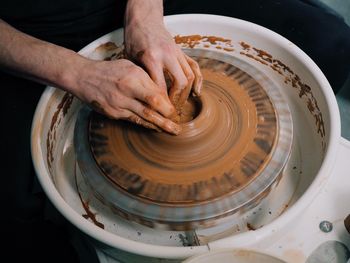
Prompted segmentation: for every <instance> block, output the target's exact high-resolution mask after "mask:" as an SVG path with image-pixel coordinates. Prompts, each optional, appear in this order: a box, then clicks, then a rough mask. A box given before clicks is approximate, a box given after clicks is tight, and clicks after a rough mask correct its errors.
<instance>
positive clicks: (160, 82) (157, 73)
mask: <svg viewBox="0 0 350 263" xmlns="http://www.w3.org/2000/svg"><path fill="white" fill-rule="evenodd" d="M145 66H146V68H147V72H148V74H149V75H150V77H151V79H152V80H153V81H154V83H155V84H156V85H157V86H158V87H159V88H161V89H162V90H163V91H167V85H166V81H165V77H164V72H163V65H162V64H160V63H159V64H157V65H155V64H151V65H148V64H147V65H145Z"/></svg>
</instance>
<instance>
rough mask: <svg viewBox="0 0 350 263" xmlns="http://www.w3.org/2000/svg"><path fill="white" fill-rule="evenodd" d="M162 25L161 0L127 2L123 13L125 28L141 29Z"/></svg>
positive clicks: (130, 0)
mask: <svg viewBox="0 0 350 263" xmlns="http://www.w3.org/2000/svg"><path fill="white" fill-rule="evenodd" d="M149 23H163V1H162V0H147V1H144V0H129V1H128V4H127V7H126V12H125V27H126V28H128V27H142V26H143V25H147V24H149Z"/></svg>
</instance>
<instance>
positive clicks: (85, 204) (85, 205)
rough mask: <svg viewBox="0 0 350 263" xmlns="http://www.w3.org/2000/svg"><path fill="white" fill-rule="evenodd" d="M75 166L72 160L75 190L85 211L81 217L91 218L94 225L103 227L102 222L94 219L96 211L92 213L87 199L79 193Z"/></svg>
mask: <svg viewBox="0 0 350 263" xmlns="http://www.w3.org/2000/svg"><path fill="white" fill-rule="evenodd" d="M76 166H77V164H76V162H74V179H75V187H76V190H77V193H78V196H79V199H80V202H81V204H82V206H83V208H84V210H85V213H86V214H83V215H82V217H84V218H85V219H91V220H92V222H93V223H94V224H95V225H96V226H98V227H100V228H102V229H104V228H105V226H104V224H102V223H101V222H98V220H97V219H96V215H97V213H93V212H92V211H91V210H90V206H89V201H84V200H83V197H82V196H81V193H80V191H79V187H78V180H77V170H76V169H77V167H76Z"/></svg>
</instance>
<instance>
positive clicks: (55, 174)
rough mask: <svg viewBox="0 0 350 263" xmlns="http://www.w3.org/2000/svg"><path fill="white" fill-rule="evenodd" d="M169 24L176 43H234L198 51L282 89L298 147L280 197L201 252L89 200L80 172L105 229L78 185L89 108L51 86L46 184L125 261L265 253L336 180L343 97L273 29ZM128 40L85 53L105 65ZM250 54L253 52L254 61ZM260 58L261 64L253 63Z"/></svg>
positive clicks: (238, 23)
mask: <svg viewBox="0 0 350 263" xmlns="http://www.w3.org/2000/svg"><path fill="white" fill-rule="evenodd" d="M165 22H166V25H167V27H168V29H169V31H170V32H171V33H172V34H173V35H174V36H175V35H194V34H199V35H202V36H209V35H213V36H217V37H223V38H225V39H230V40H232V42H231V45H230V47H229V48H233V49H234V50H233V51H231V50H230V51H227V50H224V49H218V48H217V47H216V45H212V46H210V47H204V45H205V44H207V43H202V44H200V45H198V46H196V47H195V48H203V49H204V48H206V49H209V50H210V49H212V50H215V51H218V52H224V53H225V54H227V55H229V56H235V57H237V58H239V59H240V60H242V61H244V62H246V63H248V64H250V65H251V66H253V67H254V68H256V69H257V70H259V71H260V72H262V73H264V74H265V75H266V76H268V78H269V79H270V80H271V81H273V82H274V83H275V85H277V86H278V87H280V92H281V93H282V94H283V95H284V98H285V100H286V101H287V102H288V104H289V107H290V110H291V112H292V117H293V126H294V139H293V140H294V142H293V149H292V155H291V158H290V160H289V163H288V165H287V168H286V171H285V175H284V176H283V179H282V180H281V181H280V182H279V184H278V186H277V187H276V188H275V190H274V191H273V192H272V193H271V194H270V195H269V196H268V197H267V198H266V199H264V200H263V201H262V202H261V204H260V205H259V206H258V207H255V208H252V211H250V212H249V213H246V214H242V222H241V224H240V225H235V226H231V228H230V229H227V228H225V229H224V230H225V232H224V233H221V234H220V232H221V230H220V226H219V227H217V228H214V229H209V230H199V231H196V232H195V235H196V236H197V237H198V238H199V241H200V245H195V246H183V243H184V242H183V237H184V236H186V234H188V233H182V232H175V231H165V230H153V229H149V228H147V227H144V226H140V225H138V224H135V223H132V222H128V221H126V220H123V219H121V218H119V217H117V216H116V215H114V214H113V213H112V212H111V211H109V210H108V209H107V208H106V207H104V206H103V204H101V203H99V202H98V201H97V200H95V199H94V198H93V197H92V196H91V195H90V194H89V191H88V190H87V189H86V186H85V185H84V183H83V182H82V181H81V180H80V179H79V178H80V177H79V171H77V172H76V174H77V175H78V176H77V178H78V188H79V190H80V191H81V195H82V196H83V198H84V200H87V199H88V201H89V205H90V208H91V210H92V211H94V212H97V219H98V220H99V221H100V222H102V223H103V224H104V225H105V228H104V229H102V228H100V227H98V226H96V225H94V224H93V223H92V222H91V221H89V220H87V219H85V218H84V217H82V214H84V213H85V212H84V210H83V207H82V204H81V201H80V199H79V196H78V192H77V188H76V186H75V181H74V180H75V178H74V174H75V156H74V148H73V130H74V124H75V120H76V114H77V112H78V110H79V109H80V107H81V103H80V102H79V101H78V100H76V99H73V101H72V103H71V104H69V100H66V102H65V103H62V100H63V99H64V98H66V99H67V98H69V97H67V96H65V93H64V92H62V91H61V90H58V89H55V88H53V87H48V88H47V89H46V90H45V92H44V93H43V95H42V97H41V100H40V102H39V104H38V106H37V109H36V113H35V116H34V121H33V126H32V156H33V160H34V165H35V169H36V172H37V175H38V178H39V180H40V183H41V184H42V186H43V189H44V191H45V192H46V194H47V196H48V197H49V199H50V200H51V201H52V203H53V204H54V206H55V207H56V208H57V209H58V210H59V211H60V212H61V213H62V214H63V215H64V216H65V217H66V218H67V219H68V220H69V221H70V222H71V223H72V224H74V225H75V226H76V227H77V228H78V229H80V230H81V231H82V232H83V233H85V234H87V235H88V236H90V237H92V239H93V240H96V241H97V242H98V243H99V244H100V245H101V246H100V247H102V249H103V251H105V252H107V253H108V254H110V255H114V256H117V255H118V253H120V251H124V252H127V253H131V254H137V255H141V256H144V257H150V258H165V259H184V258H187V257H189V256H193V255H196V254H201V253H204V252H206V251H208V250H210V249H211V248H212V247H213V248H215V249H217V248H218V249H220V248H227V247H231V248H255V247H259V249H262V248H263V247H264V244H268V243H271V242H273V240H276V239H277V238H279V237H281V236H282V235H283V233H284V232H285V231H286V229H288V230H290V229H291V228H292V227H293V223H292V221H293V219H296V218H297V217H298V216H300V215H301V214H303V213H304V212H305V210H306V209H307V207H308V205H309V204H310V203H311V202H312V200H313V199H314V198H315V197H316V195H317V194H318V193H319V192H320V190H321V189H322V188H323V187H324V186H325V184H326V182H327V180H328V178H329V177H330V175H331V173H332V169H333V166H334V163H335V161H336V157H337V152H338V149H339V146H340V144H339V141H340V116H339V111H338V107H337V103H336V100H335V96H334V94H333V92H332V89H331V87H330V85H329V83H328V81H327V79H326V78H325V76H324V75H323V73H322V72H321V70H320V69H319V68H318V67H317V65H316V64H315V63H314V62H313V61H312V60H311V59H310V58H309V57H308V56H307V55H306V54H305V53H304V52H303V51H302V50H300V49H299V48H298V47H297V46H295V45H294V44H293V43H291V42H290V41H288V40H287V39H285V38H283V37H281V36H280V35H278V34H276V33H274V32H272V31H270V30H268V29H266V28H263V27H261V26H258V25H255V24H252V23H249V22H246V21H242V20H238V19H234V18H228V17H222V16H213V15H199V14H196V15H192V14H191V15H175V16H169V17H166V18H165ZM122 41H123V32H122V30H117V31H115V32H112V33H110V34H107V35H105V36H103V37H101V38H100V39H98V40H96V41H94V42H93V43H91V44H90V45H88V46H87V47H85V48H84V49H83V50H82V51H81V52H80V53H81V54H82V55H84V56H87V57H90V58H93V59H102V58H104V57H106V56H107V55H110V54H108V52H106V51H101V49H96V48H97V47H99V46H100V45H101V44H104V43H106V42H114V43H116V44H121V43H122ZM241 42H245V43H247V44H249V45H250V46H251V48H250V49H249V50H245V49H244V47H243V46H242V45H241V44H240V43H241ZM222 47H225V44H223V46H222ZM253 47H255V48H256V49H259V50H264V51H266V52H267V53H268V54H270V55H271V56H272V58H273V59H275V60H274V61H275V62H273V61H272V63H277V62H276V61H277V60H279V61H280V62H282V63H283V64H284V65H286V66H288V69H287V68H285V70H284V71H283V72H280V73H281V74H280V73H278V72H277V71H276V68H275V70H274V69H273V67H271V64H269V63H265V62H266V61H264V60H261V58H259V57H257V56H256V55H257V52H256V51H255V50H254V49H253ZM242 52H243V53H246V54H247V53H248V56H247V55H244V54H241V53H242ZM252 56H253V57H255V58H256V59H252ZM264 58H265V59H266V57H264ZM259 59H260V61H258V60H259ZM262 62H263V63H262ZM291 72H293V74H294V75H293V74H292V73H291ZM295 75H298V76H299V78H300V83H301V86H303V87H304V88H305V87H306V86H305V85H307V86H308V87H310V89H311V90H310V92H307V94H304V95H303V96H302V97H301V98H300V97H299V95H300V85H299V86H298V87H293V85H292V82H291V81H288V79H290V77H292V76H295ZM61 106H63V108H62V107H61ZM68 106H69V107H68ZM60 107H61V108H62V109H61V110H59V108H60ZM317 108H318V109H317ZM314 115H317V116H318V117H317V118H318V119H319V118H321V117H322V121H323V127H321V132H320V130H319V128H320V126H319V125H317V123H316V118H315V116H314ZM323 128H324V130H323ZM48 137H49V138H48ZM50 147H51V148H50ZM48 152H49V153H51V156H52V157H53V160H52V161H50V160H49V159H50V158H47V155H48ZM248 223H249V224H254V228H257V229H256V230H254V231H252V230H251V229H250V230H251V231H248V230H249V229H248V228H247V225H248ZM234 227H235V229H233V228H234ZM118 251H119V252H118Z"/></svg>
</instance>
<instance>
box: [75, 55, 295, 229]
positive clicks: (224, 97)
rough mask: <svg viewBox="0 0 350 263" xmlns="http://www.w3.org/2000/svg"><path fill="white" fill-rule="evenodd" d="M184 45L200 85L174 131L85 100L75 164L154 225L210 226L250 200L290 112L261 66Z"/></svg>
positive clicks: (286, 134)
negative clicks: (93, 107)
mask: <svg viewBox="0 0 350 263" xmlns="http://www.w3.org/2000/svg"><path fill="white" fill-rule="evenodd" d="M189 54H190V55H191V56H192V57H193V58H194V59H196V60H197V62H198V64H199V65H200V67H201V71H202V74H203V88H202V93H201V96H200V97H196V98H191V99H190V100H189V101H188V103H187V105H186V106H185V107H184V109H183V111H182V116H181V122H182V123H181V126H182V131H181V133H180V134H179V135H178V136H174V135H170V134H168V133H165V132H158V131H153V130H148V129H145V128H142V127H139V126H137V125H133V124H130V123H128V122H125V121H116V120H111V119H108V118H106V117H104V116H102V115H100V114H98V113H96V112H92V111H90V110H89V109H87V108H85V109H83V110H82V111H81V112H80V114H79V116H78V121H77V125H76V130H75V146H76V152H77V160H78V164H79V167H80V169H81V171H82V174H83V177H84V179H85V180H86V181H87V183H88V184H89V185H90V186H91V188H92V190H93V191H94V193H95V194H96V196H97V197H98V198H99V199H100V200H101V201H103V202H104V203H105V204H107V205H109V206H110V207H111V208H112V209H113V210H114V211H116V212H117V213H118V214H120V215H122V216H124V217H127V218H129V219H131V220H134V221H137V222H140V223H142V224H145V225H148V226H152V227H156V226H157V224H162V225H165V226H167V227H169V228H171V229H193V228H195V227H201V226H202V227H204V226H211V225H213V224H215V221H216V220H217V219H219V218H222V217H226V216H228V215H231V214H233V213H235V212H237V211H239V210H240V209H244V208H245V207H246V206H250V207H251V206H252V205H254V203H255V204H257V203H258V202H259V201H260V200H261V199H262V198H263V197H264V196H266V195H267V194H268V192H269V190H270V187H271V186H272V185H273V183H274V182H275V181H276V180H277V179H278V177H279V176H280V175H281V174H282V173H281V171H282V169H283V167H284V165H285V164H286V162H287V160H288V157H289V154H290V149H291V142H292V119H291V114H290V111H289V109H288V106H287V104H286V103H285V102H284V100H283V98H282V96H281V94H280V93H279V92H278V88H277V87H276V86H274V84H273V83H272V82H271V81H270V80H269V79H268V78H267V77H266V76H264V75H263V74H262V73H260V72H257V71H256V70H255V69H254V68H253V67H251V66H249V65H248V64H246V63H244V62H243V61H241V60H239V59H237V58H234V57H231V56H225V54H223V53H219V52H214V51H205V52H204V51H201V50H191V51H190V53H189ZM252 76H254V77H255V78H253V77H252Z"/></svg>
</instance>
